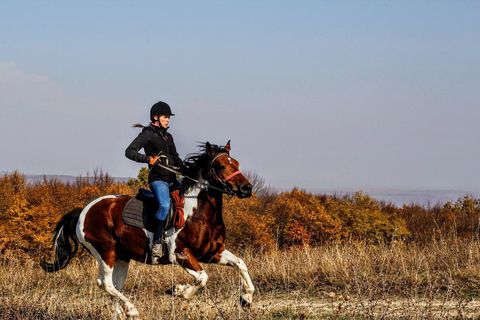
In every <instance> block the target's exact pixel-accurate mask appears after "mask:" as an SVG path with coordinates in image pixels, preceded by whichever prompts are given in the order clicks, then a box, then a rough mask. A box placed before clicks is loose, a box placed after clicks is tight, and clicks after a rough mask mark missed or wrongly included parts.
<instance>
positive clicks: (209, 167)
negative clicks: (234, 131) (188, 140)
mask: <svg viewBox="0 0 480 320" xmlns="http://www.w3.org/2000/svg"><path fill="white" fill-rule="evenodd" d="M184 163H185V167H186V169H185V172H186V173H185V177H195V179H193V178H191V179H186V178H184V179H183V182H182V187H181V191H182V192H183V194H184V195H185V206H184V214H185V220H186V223H185V225H184V227H183V228H181V229H178V230H176V229H174V228H171V229H169V230H166V232H165V243H166V253H165V255H164V256H163V257H162V259H161V260H160V261H159V264H162V265H167V264H174V265H178V266H181V267H183V268H184V270H185V271H186V272H187V273H188V274H190V275H191V276H192V277H193V278H194V282H193V283H189V284H180V285H176V286H174V287H173V288H172V289H171V291H169V293H171V294H173V295H175V296H179V297H183V298H185V299H189V298H191V297H192V296H193V295H194V294H195V293H196V292H197V291H198V290H199V289H200V288H202V287H204V286H205V285H206V283H207V280H208V275H207V273H206V272H205V271H204V270H203V268H202V266H201V265H200V263H216V264H219V265H225V266H231V267H236V268H237V269H238V270H239V272H240V275H241V279H242V280H241V281H242V283H243V291H242V292H241V294H240V301H241V303H242V305H243V306H246V307H248V306H250V305H251V303H252V296H253V293H254V291H255V288H254V285H253V283H252V280H251V278H250V276H249V274H248V269H247V266H246V264H245V262H244V261H243V260H242V259H240V258H238V257H237V256H235V255H234V254H233V253H232V252H230V251H228V250H227V249H226V248H225V246H224V241H225V224H224V222H223V218H222V199H223V194H224V193H228V194H231V195H232V196H233V195H235V196H237V197H239V198H247V197H250V196H251V195H252V184H251V183H250V182H249V181H248V179H247V178H246V177H245V176H244V175H243V173H242V172H241V171H240V170H239V163H238V161H237V160H235V159H234V158H232V157H231V156H230V141H228V143H227V144H226V145H225V146H217V145H212V144H210V143H209V142H206V143H205V144H202V145H201V149H200V152H199V153H197V154H194V155H189V156H188V157H187V158H186V159H185V161H184ZM130 199H131V197H129V196H124V195H122V196H119V195H108V196H103V197H100V198H98V199H96V200H93V201H92V202H91V203H89V204H88V205H87V206H86V207H85V208H83V209H82V208H76V209H74V210H72V211H71V212H69V213H67V214H65V215H64V216H63V217H62V218H61V219H60V221H59V222H58V223H57V225H56V227H55V230H54V235H53V244H54V250H55V255H54V260H53V261H52V262H47V261H46V260H45V259H44V260H42V261H41V266H42V268H43V269H44V270H45V271H47V272H55V271H58V270H61V269H63V268H65V267H66V266H67V265H68V263H69V262H70V260H71V259H72V257H74V256H75V254H76V253H77V251H78V249H79V244H80V245H82V246H83V247H84V248H85V249H86V250H87V251H88V252H90V254H92V255H93V257H95V259H96V260H97V262H98V266H99V272H98V278H97V284H98V285H99V286H100V287H101V288H103V289H104V290H105V291H106V292H107V293H108V294H110V295H111V296H112V297H114V298H118V299H119V300H120V301H121V302H122V303H123V308H124V312H125V315H126V316H127V317H128V318H132V317H137V316H138V315H139V312H138V310H137V309H136V307H135V306H134V305H133V303H132V301H130V299H128V298H127V297H125V296H124V295H123V294H122V289H123V286H124V282H125V279H126V277H127V272H128V267H129V262H130V261H131V260H134V261H138V262H141V263H145V264H152V259H151V251H150V247H151V244H152V240H153V234H152V233H151V232H149V231H147V230H146V229H142V228H139V227H132V226H129V225H126V224H124V222H123V221H122V218H121V214H122V211H123V209H124V207H125V205H126V204H127V202H128V201H129V200H130ZM72 244H73V247H72Z"/></svg>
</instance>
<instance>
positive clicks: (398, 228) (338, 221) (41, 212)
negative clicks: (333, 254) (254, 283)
mask: <svg viewBox="0 0 480 320" xmlns="http://www.w3.org/2000/svg"><path fill="white" fill-rule="evenodd" d="M144 171H145V170H144ZM144 176H145V172H142V171H140V173H139V176H138V179H132V180H131V181H129V182H128V183H119V182H115V181H114V179H113V178H111V177H110V176H109V175H108V174H104V173H103V172H101V171H100V172H99V171H98V170H96V171H95V172H94V174H93V175H92V176H89V175H87V177H78V178H77V179H76V181H75V182H60V181H58V180H55V179H46V178H44V179H43V181H40V182H35V183H27V181H26V178H25V177H24V176H23V175H22V174H20V173H18V172H14V173H12V174H6V175H4V176H3V177H0V252H5V251H11V250H19V251H20V252H24V253H26V254H28V253H32V252H34V251H38V250H42V251H43V250H46V249H47V248H49V247H51V237H52V231H53V229H54V227H55V224H56V223H57V221H58V220H59V219H60V218H61V216H63V215H64V214H65V213H67V212H68V211H70V210H72V209H73V208H75V207H85V206H86V205H87V204H88V203H89V202H90V201H92V200H93V199H95V198H98V197H100V196H103V195H107V194H128V195H134V194H135V193H136V192H137V190H138V188H139V187H145V183H144V181H142V180H144V178H145V177H144ZM252 180H254V181H256V182H258V177H254V179H252ZM261 182H262V181H260V182H259V183H260V184H261ZM254 185H255V183H254ZM254 190H255V191H256V193H255V194H254V195H253V196H252V197H251V198H247V199H238V198H236V197H233V198H230V197H228V196H225V198H224V213H223V219H224V221H225V225H226V228H227V240H226V242H227V245H228V246H229V247H234V248H236V249H238V250H241V249H245V248H253V249H255V250H263V251H268V250H271V249H274V248H278V249H282V248H288V247H295V246H302V247H303V246H310V247H315V246H319V245H322V244H325V243H332V242H342V241H346V240H349V241H352V240H353V241H357V240H360V241H369V242H372V243H390V242H392V241H420V242H428V241H430V240H432V239H440V238H441V239H445V238H451V237H456V238H472V237H474V238H478V234H479V228H480V224H479V221H480V200H479V199H475V198H473V197H472V196H469V195H466V196H464V197H462V198H460V199H458V200H457V201H456V202H455V203H451V202H447V203H446V204H444V205H437V206H434V207H429V208H426V207H422V206H418V205H413V204H412V205H405V206H403V207H401V208H398V207H396V206H394V205H392V204H387V203H384V202H380V201H377V200H374V199H372V198H371V197H370V196H369V195H366V194H363V193H362V192H357V193H355V194H353V195H347V196H343V197H338V196H327V195H316V194H311V193H308V192H306V191H302V190H298V189H293V190H292V191H288V192H282V193H277V192H274V191H272V189H271V188H270V187H268V188H262V187H261V186H260V188H258V187H257V188H254Z"/></svg>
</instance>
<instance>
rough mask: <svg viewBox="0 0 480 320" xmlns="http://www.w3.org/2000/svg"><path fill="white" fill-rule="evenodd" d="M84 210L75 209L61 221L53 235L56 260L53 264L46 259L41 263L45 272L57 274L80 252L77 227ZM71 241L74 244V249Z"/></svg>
mask: <svg viewBox="0 0 480 320" xmlns="http://www.w3.org/2000/svg"><path fill="white" fill-rule="evenodd" d="M82 210H83V209H82V208H75V209H73V210H72V211H70V212H69V213H67V214H66V215H64V216H63V217H62V219H60V221H59V222H58V223H57V226H56V227H55V231H54V235H53V248H54V251H55V258H54V260H53V262H52V263H49V262H47V261H46V260H45V259H43V260H41V261H40V265H41V267H42V269H43V270H45V271H47V272H55V271H58V270H62V269H63V268H65V267H66V266H67V265H68V263H69V262H70V260H71V259H72V258H73V256H74V255H75V254H76V253H77V251H78V244H79V242H78V239H77V236H76V227H77V222H78V218H79V216H80V213H81V212H82ZM70 241H72V242H73V248H72V244H71V243H70Z"/></svg>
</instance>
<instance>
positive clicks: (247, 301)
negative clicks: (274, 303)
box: [240, 295, 252, 308]
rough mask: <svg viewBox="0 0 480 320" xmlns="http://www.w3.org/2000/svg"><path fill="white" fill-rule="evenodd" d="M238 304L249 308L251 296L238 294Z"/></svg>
mask: <svg viewBox="0 0 480 320" xmlns="http://www.w3.org/2000/svg"><path fill="white" fill-rule="evenodd" d="M240 304H241V305H242V307H244V308H250V307H251V306H252V296H250V295H248V296H247V295H243V296H240Z"/></svg>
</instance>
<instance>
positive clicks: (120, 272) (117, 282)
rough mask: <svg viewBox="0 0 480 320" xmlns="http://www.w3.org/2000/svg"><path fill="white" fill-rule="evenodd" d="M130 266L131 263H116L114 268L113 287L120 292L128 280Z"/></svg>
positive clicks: (122, 261) (120, 261)
mask: <svg viewBox="0 0 480 320" xmlns="http://www.w3.org/2000/svg"><path fill="white" fill-rule="evenodd" d="M128 266H129V262H127V261H124V260H117V261H115V265H114V266H113V275H112V280H113V285H114V286H115V288H116V289H117V290H118V291H120V292H122V290H123V285H124V284H125V280H126V279H127V273H128Z"/></svg>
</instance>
